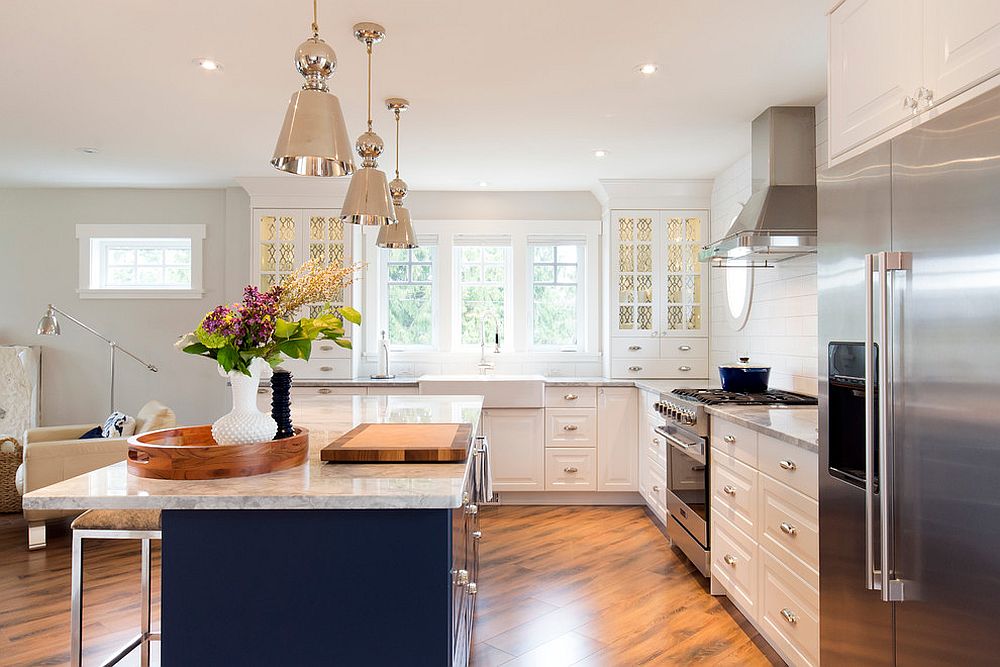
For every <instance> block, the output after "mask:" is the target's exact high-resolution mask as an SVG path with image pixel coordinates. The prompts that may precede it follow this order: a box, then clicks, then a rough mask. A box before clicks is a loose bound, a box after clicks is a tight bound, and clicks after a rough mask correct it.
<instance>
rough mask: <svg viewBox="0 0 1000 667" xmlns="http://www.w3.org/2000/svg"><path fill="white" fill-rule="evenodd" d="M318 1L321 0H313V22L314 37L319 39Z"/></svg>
mask: <svg viewBox="0 0 1000 667" xmlns="http://www.w3.org/2000/svg"><path fill="white" fill-rule="evenodd" d="M318 2H319V0H313V24H312V29H313V39H319V17H318V15H319V11H318V8H317V6H316V5H317V4H318Z"/></svg>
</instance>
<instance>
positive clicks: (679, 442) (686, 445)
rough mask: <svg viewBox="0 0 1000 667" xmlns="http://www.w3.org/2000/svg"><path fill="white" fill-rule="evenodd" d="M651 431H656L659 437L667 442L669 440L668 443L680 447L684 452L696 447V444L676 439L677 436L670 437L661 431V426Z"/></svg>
mask: <svg viewBox="0 0 1000 667" xmlns="http://www.w3.org/2000/svg"><path fill="white" fill-rule="evenodd" d="M653 430H654V431H656V432H657V433H659V434H660V435H662V436H663V437H664V438H666V439H667V440H669V441H670V443H671V444H673V445H674V446H676V447H680V448H681V449H683V450H685V451H687V450H689V449H691V448H693V447H697V446H698V443H697V442H684V441H683V440H680V439H679V438H677V436H674V435H670V434H669V433H667V432H666V431H665V430H664V429H663V427H662V426H656V427H654V429H653Z"/></svg>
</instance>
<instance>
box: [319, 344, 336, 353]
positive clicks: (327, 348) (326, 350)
mask: <svg viewBox="0 0 1000 667" xmlns="http://www.w3.org/2000/svg"><path fill="white" fill-rule="evenodd" d="M319 349H321V350H323V351H324V352H329V351H330V350H332V349H333V345H320V346H319Z"/></svg>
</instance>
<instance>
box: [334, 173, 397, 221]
mask: <svg viewBox="0 0 1000 667" xmlns="http://www.w3.org/2000/svg"><path fill="white" fill-rule="evenodd" d="M340 219H341V220H343V221H344V222H347V223H351V224H353V225H394V224H396V211H395V207H394V206H393V204H392V196H391V195H390V194H389V182H388V180H387V179H386V176H385V172H383V171H380V170H378V169H376V168H374V167H362V168H361V169H358V170H357V171H355V172H354V175H353V176H351V184H350V185H349V186H348V188H347V195H346V196H345V197H344V205H343V207H342V208H341V209H340Z"/></svg>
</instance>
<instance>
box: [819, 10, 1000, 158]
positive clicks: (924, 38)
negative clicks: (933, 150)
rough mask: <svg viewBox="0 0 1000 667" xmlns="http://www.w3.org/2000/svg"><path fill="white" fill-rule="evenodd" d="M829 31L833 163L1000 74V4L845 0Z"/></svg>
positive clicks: (830, 130) (829, 94)
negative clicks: (849, 152)
mask: <svg viewBox="0 0 1000 667" xmlns="http://www.w3.org/2000/svg"><path fill="white" fill-rule="evenodd" d="M829 30H830V35H829V76H828V85H829V90H828V96H829V109H830V113H829V133H830V134H829V145H830V157H831V162H836V158H838V157H839V156H844V155H845V154H846V153H847V152H848V151H851V150H852V149H854V148H859V149H860V148H861V147H865V148H867V147H870V146H871V145H873V144H874V143H878V142H879V141H884V140H887V139H889V138H891V137H892V136H894V135H895V134H898V133H900V132H903V131H905V130H907V129H909V128H911V127H914V126H916V125H919V124H920V123H921V122H923V121H924V120H926V119H927V118H930V117H932V116H933V115H934V114H933V113H931V112H932V111H933V110H935V109H937V108H938V105H940V104H942V103H944V102H947V101H948V100H950V99H951V98H954V97H955V96H957V95H958V94H960V93H962V92H964V91H967V90H969V89H971V88H973V87H976V86H978V85H979V84H983V83H984V82H985V81H986V80H987V79H990V78H991V77H993V76H994V75H995V74H997V73H998V72H1000V2H997V1H996V0H963V1H962V2H961V3H956V2H953V1H952V0H845V1H844V2H843V3H841V4H840V5H838V6H837V7H836V8H835V9H834V11H833V12H832V13H831V14H830V23H829ZM992 85H995V83H991V84H989V85H984V86H983V90H984V91H985V89H986V88H988V87H992ZM945 108H947V107H945Z"/></svg>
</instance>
